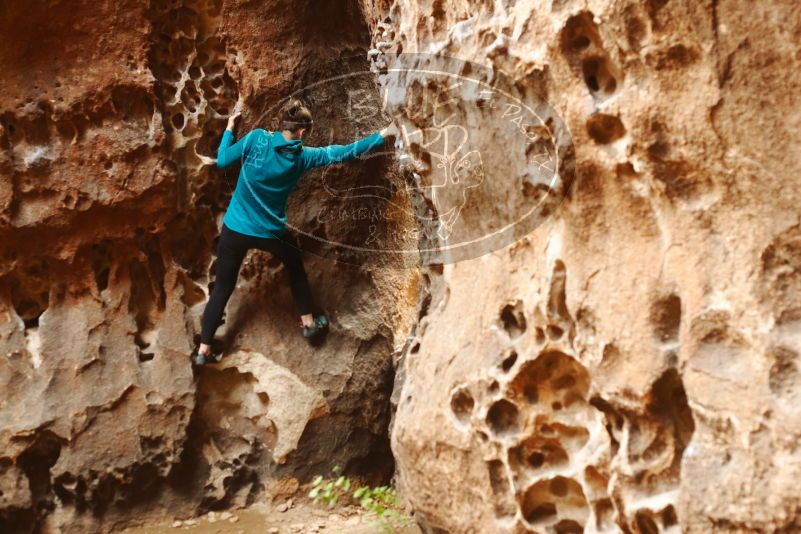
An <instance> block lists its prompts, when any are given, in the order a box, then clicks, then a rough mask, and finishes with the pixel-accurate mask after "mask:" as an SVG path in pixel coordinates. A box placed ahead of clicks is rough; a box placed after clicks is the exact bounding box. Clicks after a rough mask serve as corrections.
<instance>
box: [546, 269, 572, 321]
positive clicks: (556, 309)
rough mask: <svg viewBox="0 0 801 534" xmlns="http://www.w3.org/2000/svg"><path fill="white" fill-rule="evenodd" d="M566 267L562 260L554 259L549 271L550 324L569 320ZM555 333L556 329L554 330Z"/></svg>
mask: <svg viewBox="0 0 801 534" xmlns="http://www.w3.org/2000/svg"><path fill="white" fill-rule="evenodd" d="M566 286H567V269H566V268H565V264H564V262H563V261H562V260H556V262H555V263H554V266H553V273H551V287H550V291H549V294H548V318H549V319H550V322H551V324H552V325H553V324H554V323H558V322H560V321H566V322H567V321H570V312H568V310H567V288H566ZM554 333H556V331H554Z"/></svg>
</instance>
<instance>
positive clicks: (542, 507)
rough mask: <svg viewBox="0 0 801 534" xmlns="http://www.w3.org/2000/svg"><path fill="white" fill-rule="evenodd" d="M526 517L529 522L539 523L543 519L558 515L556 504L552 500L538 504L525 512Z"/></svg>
mask: <svg viewBox="0 0 801 534" xmlns="http://www.w3.org/2000/svg"><path fill="white" fill-rule="evenodd" d="M524 514H525V515H524V517H525V518H526V521H528V522H529V523H537V522H538V521H542V520H543V519H548V518H549V517H553V516H555V515H556V505H555V504H554V503H552V502H546V503H542V504H538V505H537V506H535V507H533V508H531V509H530V510H528V511H526V512H524Z"/></svg>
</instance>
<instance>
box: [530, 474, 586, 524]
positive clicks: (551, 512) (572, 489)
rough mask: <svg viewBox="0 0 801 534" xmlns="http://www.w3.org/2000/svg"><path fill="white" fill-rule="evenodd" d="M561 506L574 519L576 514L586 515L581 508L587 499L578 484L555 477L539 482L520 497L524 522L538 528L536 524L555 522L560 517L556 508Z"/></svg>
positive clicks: (569, 479) (564, 478) (584, 506)
mask: <svg viewBox="0 0 801 534" xmlns="http://www.w3.org/2000/svg"><path fill="white" fill-rule="evenodd" d="M562 506H564V507H565V510H564V511H565V512H568V511H569V513H568V515H569V516H573V517H575V514H576V513H577V512H578V513H580V514H583V513H586V511H584V510H582V508H587V499H586V498H585V497H584V492H583V491H582V489H581V486H580V485H579V483H578V482H576V481H575V480H573V479H571V478H566V477H562V476H557V477H554V478H553V479H550V480H548V479H545V480H540V481H539V482H537V483H535V484H534V485H533V486H531V487H529V488H528V489H527V490H526V492H525V494H524V495H523V497H522V502H521V506H520V508H521V511H522V513H523V517H524V518H525V519H526V521H528V522H529V523H530V524H532V525H533V526H539V525H537V523H539V524H540V525H542V524H543V523H546V522H550V521H553V520H555V519H556V518H557V516H558V515H560V514H559V510H558V508H559V507H562ZM543 526H544V525H543ZM579 526H581V525H579ZM582 528H583V527H582Z"/></svg>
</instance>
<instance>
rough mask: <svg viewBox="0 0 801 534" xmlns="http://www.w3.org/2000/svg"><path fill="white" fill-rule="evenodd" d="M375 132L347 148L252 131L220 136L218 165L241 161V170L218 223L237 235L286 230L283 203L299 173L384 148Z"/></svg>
mask: <svg viewBox="0 0 801 534" xmlns="http://www.w3.org/2000/svg"><path fill="white" fill-rule="evenodd" d="M383 144H384V138H383V137H382V136H381V134H380V133H378V132H376V133H374V134H372V135H369V136H367V137H364V138H362V139H359V140H358V141H356V142H354V143H351V144H349V145H329V146H325V147H307V146H304V145H303V142H302V141H301V140H300V139H293V140H289V141H287V140H286V139H285V138H284V136H283V135H282V134H281V132H267V131H265V130H262V129H257V130H252V131H251V132H249V133H248V134H247V135H245V136H244V137H243V138H242V139H240V140H239V141H237V142H235V143H234V134H233V133H231V132H230V131H229V130H226V131H225V133H223V136H222V141H220V147H219V149H218V150H217V166H218V167H220V168H223V167H228V166H230V165H233V164H234V163H236V162H238V161H240V160H241V162H242V167H241V169H240V171H239V179H238V180H237V183H236V189H235V190H234V194H233V196H232V197H231V203H230V204H229V205H228V209H227V210H226V212H225V216H224V217H223V223H224V224H225V225H226V226H227V227H228V228H230V229H231V230H234V231H235V232H239V233H241V234H246V235H250V236H256V237H268V238H269V237H278V236H281V235H282V234H283V233H284V232H286V204H287V201H288V200H289V195H290V193H291V192H292V190H293V189H294V188H295V185H297V183H298V180H299V179H300V177H301V175H302V174H303V173H304V172H305V171H307V170H309V169H313V168H315V167H322V166H324V165H329V164H332V163H341V162H344V161H348V160H351V159H354V158H357V157H359V156H360V155H362V154H364V153H365V152H368V151H370V150H372V149H374V148H377V147H380V146H383Z"/></svg>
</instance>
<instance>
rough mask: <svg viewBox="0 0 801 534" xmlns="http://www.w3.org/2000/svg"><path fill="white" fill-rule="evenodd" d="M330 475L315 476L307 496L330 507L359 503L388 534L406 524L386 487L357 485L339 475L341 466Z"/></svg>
mask: <svg viewBox="0 0 801 534" xmlns="http://www.w3.org/2000/svg"><path fill="white" fill-rule="evenodd" d="M332 474H333V477H331V478H324V477H323V476H322V475H318V476H316V477H315V478H314V480H313V481H312V488H311V490H310V491H309V498H311V499H312V500H313V501H314V502H315V503H319V502H323V503H325V504H326V505H328V507H329V508H333V507H334V506H336V505H337V504H351V503H358V504H359V506H361V507H362V508H363V509H364V510H367V511H368V512H372V513H373V514H375V517H376V521H375V525H374V526H375V527H376V528H379V529H380V530H382V531H383V532H386V533H387V534H392V533H394V532H395V530H396V529H399V528H403V527H405V526H407V525H408V524H409V517H408V516H407V515H405V514H404V513H403V512H402V510H401V508H400V505H399V502H398V495H397V493H395V490H394V489H392V488H391V487H389V486H378V487H371V486H360V485H358V484H357V483H356V482H354V481H353V480H351V479H350V478H348V477H346V476H344V475H342V474H341V469H340V468H339V467H335V468H334V469H333V470H332Z"/></svg>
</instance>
